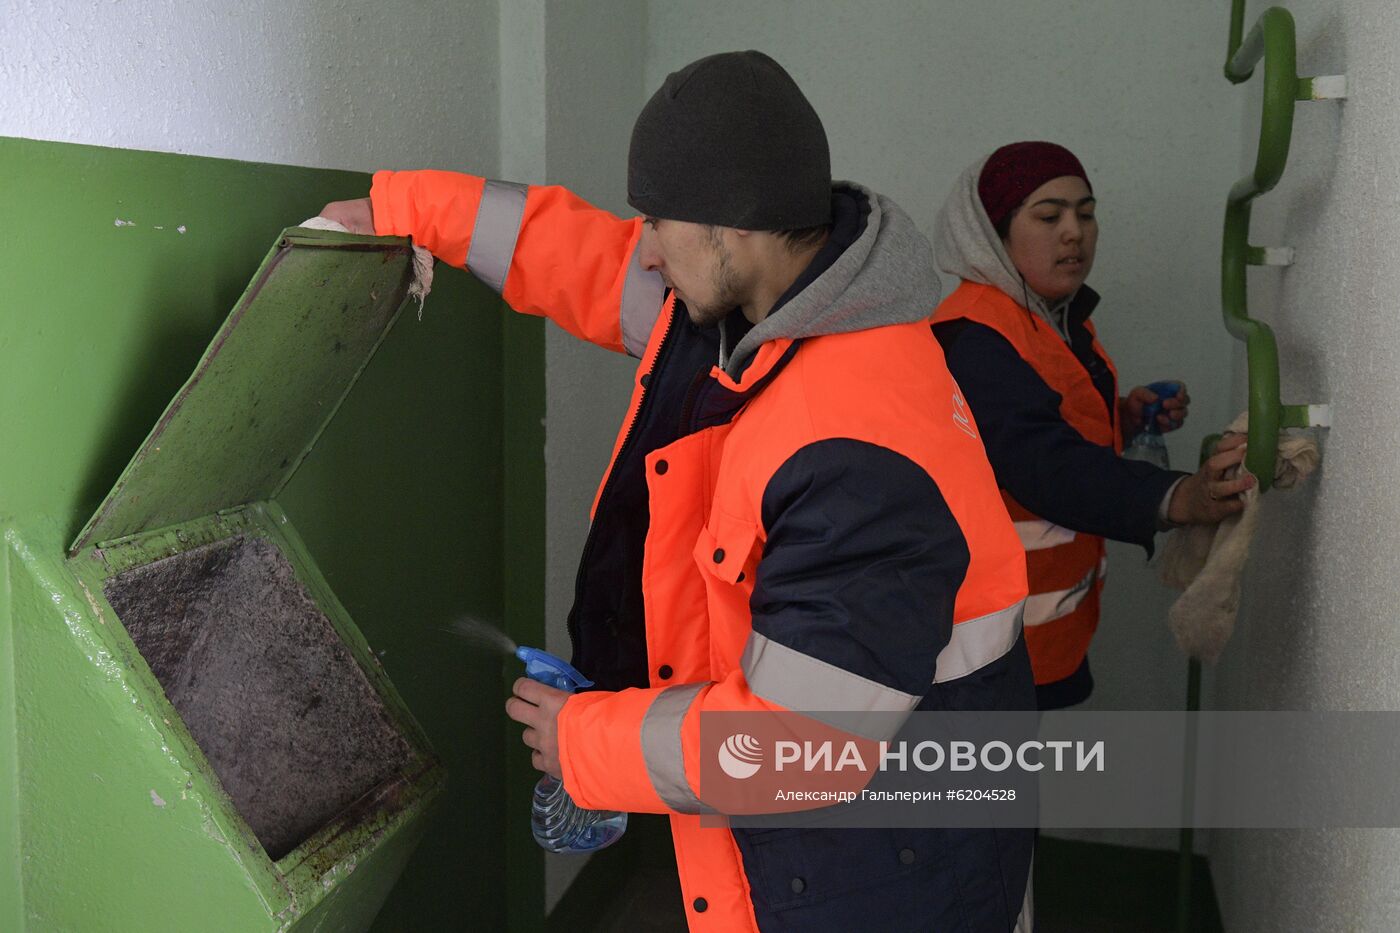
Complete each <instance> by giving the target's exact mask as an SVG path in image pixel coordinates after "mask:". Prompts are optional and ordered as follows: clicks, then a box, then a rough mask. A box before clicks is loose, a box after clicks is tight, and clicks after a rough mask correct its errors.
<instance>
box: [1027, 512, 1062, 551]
mask: <svg viewBox="0 0 1400 933" xmlns="http://www.w3.org/2000/svg"><path fill="white" fill-rule="evenodd" d="M1016 534H1017V535H1018V536H1020V538H1021V547H1023V548H1025V549H1026V550H1027V551H1043V550H1045V549H1046V548H1052V547H1059V546H1060V545H1061V544H1069V543H1070V542H1071V541H1073V540H1074V532H1073V531H1070V530H1069V529H1068V528H1065V527H1064V526H1063V525H1056V524H1055V523H1054V522H1047V521H1045V520H1044V519H1043V518H1037V519H1032V520H1031V521H1025V522H1017V523H1016Z"/></svg>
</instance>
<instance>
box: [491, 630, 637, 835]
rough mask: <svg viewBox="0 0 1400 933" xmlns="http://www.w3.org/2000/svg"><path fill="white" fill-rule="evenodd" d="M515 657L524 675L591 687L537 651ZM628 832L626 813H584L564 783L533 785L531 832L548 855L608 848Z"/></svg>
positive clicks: (562, 686)
mask: <svg viewBox="0 0 1400 933" xmlns="http://www.w3.org/2000/svg"><path fill="white" fill-rule="evenodd" d="M515 656H516V657H517V658H519V659H520V660H522V661H524V662H525V676H526V677H529V678H530V679H531V680H537V681H539V682H540V683H542V684H546V685H548V686H550V687H555V688H557V689H559V690H567V691H568V692H570V693H573V692H574V691H575V690H577V689H579V688H580V687H591V686H593V681H591V680H589V679H588V678H586V677H584V676H583V675H582V674H580V673H579V672H578V671H577V670H575V669H574V667H573V666H572V665H570V664H569V663H567V662H565V661H563V660H560V659H559V658H556V657H555V656H554V655H552V654H550V653H549V652H548V651H542V650H540V649H539V648H525V647H520V648H517V649H515ZM626 830H627V814H626V813H619V812H617V811H615V810H584V809H583V808H581V807H580V806H579V805H578V804H576V803H574V801H573V799H572V798H571V797H570V796H569V792H568V791H566V790H564V784H563V782H561V781H558V780H556V779H555V778H553V777H551V776H550V775H548V774H546V775H545V776H544V777H542V778H540V781H539V783H538V784H536V785H535V793H534V797H533V799H532V800H531V803H530V831H531V832H532V833H533V834H534V836H535V841H536V842H538V843H539V844H540V848H542V849H544V850H545V851H547V852H565V853H569V852H573V853H580V854H581V853H587V852H596V851H598V850H599V849H604V848H607V847H608V846H610V845H612V844H613V843H614V842H616V841H617V840H618V839H619V838H621V836H622V834H623V833H624V832H626Z"/></svg>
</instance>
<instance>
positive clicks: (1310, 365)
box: [1206, 0, 1400, 933]
mask: <svg viewBox="0 0 1400 933" xmlns="http://www.w3.org/2000/svg"><path fill="white" fill-rule="evenodd" d="M1251 6H1252V5H1251ZM1286 6H1287V7H1288V8H1289V9H1291V10H1292V11H1293V13H1294V15H1295V17H1296V18H1297V21H1298V53H1299V62H1298V70H1299V72H1300V73H1302V74H1332V73H1339V72H1345V73H1346V74H1347V77H1348V81H1349V83H1350V94H1349V97H1348V99H1347V100H1346V101H1345V102H1343V103H1337V102H1317V103H1308V104H1301V105H1299V106H1298V108H1297V110H1296V113H1295V117H1294V135H1293V145H1292V149H1291V155H1290V158H1289V164H1288V169H1287V171H1286V172H1285V173H1284V177H1283V180H1282V181H1281V182H1280V184H1279V186H1278V188H1276V189H1275V191H1274V192H1272V193H1270V194H1268V195H1265V196H1264V197H1262V198H1261V199H1260V200H1259V201H1258V202H1256V207H1255V209H1254V232H1253V236H1252V237H1251V239H1252V241H1253V242H1255V243H1260V244H1287V245H1292V246H1296V247H1297V248H1298V257H1297V262H1296V264H1295V265H1294V266H1293V267H1291V268H1289V269H1287V270H1256V271H1253V272H1251V273H1250V287H1251V294H1250V299H1251V300H1250V307H1251V313H1252V314H1253V316H1255V317H1258V318H1259V319H1261V320H1263V321H1266V322H1267V323H1269V324H1270V325H1271V326H1272V327H1273V328H1274V330H1275V333H1276V335H1277V337H1278V343H1279V351H1280V352H1279V362H1280V370H1281V373H1282V382H1283V396H1284V401H1286V402H1290V403H1301V402H1330V403H1331V404H1332V407H1333V425H1334V426H1333V427H1332V428H1331V430H1330V431H1329V432H1328V433H1327V434H1326V436H1325V441H1324V456H1323V465H1322V469H1321V470H1320V472H1319V473H1318V474H1317V475H1315V476H1314V477H1313V479H1312V480H1311V481H1310V482H1309V484H1308V486H1306V487H1304V488H1303V489H1300V490H1297V491H1293V492H1288V491H1277V492H1271V493H1269V494H1268V495H1267V496H1266V497H1265V499H1264V500H1263V508H1264V510H1265V511H1264V514H1263V519H1262V522H1261V525H1260V528H1259V534H1258V537H1257V538H1256V540H1255V545H1254V551H1253V553H1252V555H1251V557H1250V564H1249V568H1248V571H1247V573H1246V575H1245V585H1244V601H1243V606H1242V608H1241V612H1240V618H1239V623H1238V627H1237V629H1236V633H1235V638H1234V641H1233V642H1232V643H1231V644H1230V646H1229V649H1228V651H1227V654H1226V656H1225V657H1224V659H1223V660H1222V661H1221V664H1220V666H1219V668H1218V669H1217V670H1216V671H1214V672H1212V673H1211V674H1209V675H1208V677H1207V681H1206V685H1207V696H1208V697H1209V699H1210V701H1211V702H1210V705H1213V706H1215V707H1217V708H1222V709H1226V708H1239V709H1340V710H1353V709H1355V710H1361V709H1386V710H1395V709H1400V628H1397V625H1396V621H1395V620H1396V612H1395V606H1396V605H1397V603H1400V557H1397V551H1396V548H1395V546H1394V544H1393V542H1394V540H1395V536H1396V532H1395V529H1396V528H1397V527H1400V495H1397V493H1396V486H1397V481H1398V480H1400V466H1397V464H1400V449H1397V448H1398V446H1400V445H1397V440H1396V433H1395V425H1394V419H1393V418H1392V417H1391V412H1390V406H1389V404H1388V403H1389V400H1390V399H1392V398H1395V397H1396V396H1397V394H1398V393H1400V366H1397V364H1396V352H1395V347H1396V346H1397V345H1400V298H1397V296H1400V263H1397V255H1398V254H1397V251H1396V246H1395V244H1396V243H1397V242H1400V110H1397V108H1396V106H1395V102H1396V100H1397V99H1400V72H1397V70H1396V67H1395V62H1396V61H1397V60H1400V17H1397V15H1396V8H1395V5H1394V3H1393V2H1390V0H1327V2H1322V0H1289V2H1288V3H1287V4H1286ZM1258 12H1259V11H1258V10H1251V12H1250V15H1249V17H1248V19H1247V22H1248V23H1251V24H1252V23H1253V21H1254V17H1255V16H1257V15H1258ZM1257 85H1258V77H1257V76H1256V78H1255V79H1254V80H1253V81H1251V82H1250V83H1249V84H1248V85H1245V86H1244V87H1242V88H1241V89H1239V90H1237V91H1235V92H1233V93H1234V95H1235V96H1236V97H1239V98H1242V99H1245V100H1246V101H1247V104H1248V106H1249V107H1250V108H1251V110H1254V109H1256V108H1257V106H1258V103H1257V101H1258V93H1259V90H1258V86H1257ZM1255 145H1256V143H1255V138H1254V137H1253V136H1252V135H1250V136H1247V137H1246V138H1245V139H1244V140H1243V154H1244V157H1245V159H1246V160H1247V163H1248V164H1252V162H1253V158H1254V151H1255ZM1239 378H1240V379H1242V378H1243V369H1242V368H1241V371H1240V373H1239ZM1243 398H1244V396H1243V393H1242V392H1241V393H1239V394H1237V400H1238V401H1239V402H1240V403H1241V406H1242V404H1243ZM1339 779H1343V780H1344V778H1343V777H1340V776H1339ZM1209 850H1210V856H1211V868H1212V871H1213V874H1214V877H1215V882H1216V887H1217V890H1218V893H1219V897H1220V901H1221V908H1222V913H1223V917H1224V921H1225V926H1226V928H1227V929H1229V930H1230V931H1231V933H1252V931H1274V930H1349V931H1389V930H1394V929H1396V928H1397V926H1400V921H1398V920H1397V917H1400V867H1397V866H1400V831H1396V830H1347V831H1340V830H1339V831H1329V832H1320V831H1319V832H1282V831H1270V832H1259V831H1256V832H1245V831H1229V832H1226V831H1216V832H1214V833H1212V834H1211V838H1210V840H1209Z"/></svg>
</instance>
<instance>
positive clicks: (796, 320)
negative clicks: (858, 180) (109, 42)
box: [720, 181, 942, 378]
mask: <svg viewBox="0 0 1400 933" xmlns="http://www.w3.org/2000/svg"><path fill="white" fill-rule="evenodd" d="M832 187H833V190H834V193H835V194H836V196H838V197H839V196H841V195H843V194H844V195H847V196H852V197H855V198H856V199H857V200H858V201H860V202H862V209H864V208H868V212H866V214H865V218H864V223H865V226H864V229H862V230H861V231H860V235H859V236H858V237H857V238H856V239H855V241H854V242H853V243H851V245H850V246H848V247H846V249H845V250H844V251H843V252H842V253H841V255H840V256H838V257H836V259H835V260H834V261H833V262H832V263H831V265H830V266H828V267H827V268H826V270H825V271H824V272H822V273H821V275H819V276H817V277H816V278H815V279H813V280H812V281H811V282H810V283H808V284H807V287H805V288H803V289H802V291H800V292H798V293H797V294H796V295H793V296H792V297H791V298H790V299H788V301H787V302H785V303H784V304H782V305H781V306H780V307H779V308H778V309H777V310H776V311H774V312H773V313H772V314H770V315H768V316H767V317H766V318H764V319H763V320H762V321H759V322H758V323H757V324H755V325H754V327H753V328H752V329H751V330H750V331H749V332H748V333H747V334H745V335H744V336H743V338H742V339H740V341H739V343H738V344H737V345H736V346H735V347H734V349H733V351H732V352H730V353H728V354H727V358H725V357H726V355H725V354H724V351H723V350H721V363H720V365H721V366H722V367H723V368H724V370H725V372H727V373H728V374H729V375H730V376H732V377H736V378H737V377H738V375H739V374H740V373H741V372H742V371H743V369H744V365H745V364H746V363H747V361H748V359H749V358H750V357H751V356H752V355H753V354H754V353H755V352H756V351H757V350H758V348H759V346H761V345H762V344H763V343H764V342H765V341H769V340H776V339H780V338H792V339H797V338H801V337H818V336H822V335H825V334H841V333H848V332H850V331H857V330H868V329H870V328H872V327H884V326H886V325H889V324H908V323H912V322H914V321H926V320H928V318H929V317H930V315H932V314H933V309H934V308H935V307H937V305H938V301H939V299H940V298H941V297H942V295H941V291H940V288H939V282H938V273H937V272H936V271H935V270H934V264H933V249H932V247H931V246H930V245H929V242H928V240H927V239H926V238H925V237H924V235H923V234H922V233H920V232H919V231H918V229H917V228H916V227H915V226H914V221H913V220H911V219H910V218H909V215H908V214H906V213H904V211H903V210H901V209H900V207H899V205H897V204H895V203H894V202H893V201H891V200H890V199H889V198H886V197H884V196H883V195H879V194H876V193H875V192H873V191H870V190H869V189H867V188H864V187H862V186H861V185H857V184H855V183H853V182H845V181H842V182H836V183H835V184H834V185H833V186H832ZM721 346H723V343H722V344H721Z"/></svg>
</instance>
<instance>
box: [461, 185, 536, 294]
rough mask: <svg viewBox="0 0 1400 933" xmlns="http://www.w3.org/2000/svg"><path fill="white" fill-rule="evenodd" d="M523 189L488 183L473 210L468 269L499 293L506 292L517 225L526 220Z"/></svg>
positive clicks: (517, 232) (515, 186)
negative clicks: (474, 210) (473, 220)
mask: <svg viewBox="0 0 1400 933" xmlns="http://www.w3.org/2000/svg"><path fill="white" fill-rule="evenodd" d="M528 190H529V189H528V187H527V186H526V185H519V184H516V183H515V182H512V181H494V180H491V179H487V181H486V185H485V187H484V188H482V191H481V204H480V205H479V206H478V207H477V209H476V226H475V227H473V228H472V242H471V248H470V249H468V250H467V269H469V270H470V271H471V273H472V275H474V276H476V277H477V278H478V279H480V280H481V281H482V282H483V283H485V284H486V285H488V286H489V287H490V288H492V289H493V290H494V291H496V292H497V293H499V292H500V291H501V289H503V288H505V284H506V274H507V273H508V272H510V261H511V258H512V257H513V256H514V255H515V241H516V240H517V239H519V238H520V222H521V218H523V217H524V216H525V195H526V192H527V191H528Z"/></svg>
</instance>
